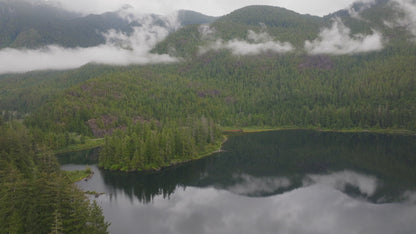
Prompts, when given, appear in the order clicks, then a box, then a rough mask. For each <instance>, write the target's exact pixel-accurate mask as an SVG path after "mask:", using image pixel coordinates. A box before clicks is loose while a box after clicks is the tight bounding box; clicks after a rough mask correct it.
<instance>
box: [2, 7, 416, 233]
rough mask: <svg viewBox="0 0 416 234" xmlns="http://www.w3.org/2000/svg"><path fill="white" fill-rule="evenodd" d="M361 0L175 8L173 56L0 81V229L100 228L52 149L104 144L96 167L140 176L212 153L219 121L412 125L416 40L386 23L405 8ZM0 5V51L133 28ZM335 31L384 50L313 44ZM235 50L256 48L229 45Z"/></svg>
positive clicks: (85, 41) (109, 19) (168, 45)
mask: <svg viewBox="0 0 416 234" xmlns="http://www.w3.org/2000/svg"><path fill="white" fill-rule="evenodd" d="M363 4H364V3H357V4H354V5H353V6H352V8H351V9H350V10H349V11H348V10H342V11H338V12H336V13H334V14H331V15H328V16H325V17H316V16H310V15H301V14H298V13H295V12H292V11H289V10H286V9H283V8H278V7H266V6H251V7H245V8H243V9H240V10H237V11H235V12H232V13H230V14H228V15H226V16H223V17H219V18H215V17H208V16H204V15H202V14H199V13H196V12H189V11H182V12H180V13H179V14H178V17H179V19H178V20H179V21H180V25H181V26H182V27H180V28H179V29H178V30H177V31H170V34H169V35H168V36H167V37H166V38H165V40H163V41H161V42H160V43H158V44H157V45H156V46H155V47H154V48H153V50H152V51H151V52H152V53H156V54H165V55H166V54H169V55H170V56H172V57H175V58H177V62H176V63H170V64H156V65H155V64H153V65H141V66H139V65H130V66H108V65H99V64H87V65H85V66H83V67H81V68H79V69H74V70H67V71H36V72H29V73H24V74H2V75H0V232H1V233H106V231H107V227H108V223H106V222H105V221H104V219H103V216H102V212H101V209H100V208H99V207H98V206H97V204H96V203H94V202H93V203H90V201H89V200H88V199H86V198H85V196H84V195H83V193H82V192H80V191H79V190H78V189H77V188H75V187H74V186H73V185H71V182H70V181H69V179H68V178H67V177H66V176H65V174H64V173H62V172H61V171H60V170H59V165H58V163H57V162H56V159H55V157H54V155H53V152H56V151H58V150H62V149H64V150H65V149H68V147H75V148H76V147H77V146H80V148H81V147H85V146H89V145H95V146H96V145H97V143H96V142H102V144H101V146H102V148H101V151H100V155H99V165H100V166H101V167H102V168H104V169H108V170H120V171H143V170H160V169H162V168H164V167H169V166H171V165H175V164H179V163H183V162H186V161H189V160H193V159H197V158H201V157H202V156H205V155H208V154H210V153H212V152H214V151H217V150H218V149H219V148H220V145H221V143H222V142H223V140H224V137H223V134H222V131H223V130H224V129H241V128H246V127H250V128H256V129H264V128H310V129H330V130H378V131H391V130H398V131H409V132H415V131H416V118H415V113H416V76H415V74H416V44H415V34H414V32H412V30H409V28H408V27H409V25H399V26H394V22H395V21H394V19H395V18H396V17H400V16H402V15H403V12H396V10H397V9H396V8H394V7H393V5H391V4H390V1H387V0H377V1H375V3H374V4H373V5H372V6H371V7H367V5H363ZM10 9H11V10H10ZM55 10H56V9H55ZM11 12H15V13H16V15H17V16H18V17H15V18H13V14H11ZM28 12H29V13H30V14H29V13H28ZM53 12H54V13H53ZM351 12H353V13H354V12H355V13H357V12H359V14H360V15H359V17H357V16H352V13H351ZM0 13H1V14H0V48H4V47H14V48H20V47H27V48H39V47H40V46H43V45H49V44H50V43H54V44H58V45H59V46H63V47H86V46H96V45H99V44H100V43H101V44H102V43H105V37H104V36H103V34H102V33H104V32H106V31H107V30H109V29H117V30H119V31H120V32H124V33H125V36H126V37H128V35H129V32H132V30H133V28H134V27H138V26H139V25H135V24H134V23H133V24H131V22H130V23H129V22H127V21H125V20H123V19H121V18H119V17H118V16H117V15H116V14H115V13H107V14H103V15H89V16H85V17H81V16H79V15H75V14H73V13H65V12H61V11H54V9H51V8H42V7H41V6H36V7H34V6H28V5H25V4H24V3H14V2H13V1H0ZM2 17H3V18H2ZM48 17H49V19H55V20H52V21H51V24H50V26H51V27H46V26H45V25H44V24H43V22H45V20H47V19H48ZM152 17H153V20H154V22H158V24H160V25H162V24H163V22H162V21H161V20H160V19H159V18H158V16H155V15H153V16H152ZM386 22H390V25H389V24H387V23H386ZM391 22H393V23H391ZM136 23H137V22H136ZM206 23H209V24H206ZM396 23H397V22H396ZM411 23H413V26H414V25H415V23H414V22H411ZM201 24H203V25H201ZM392 25H393V26H392ZM64 26H65V27H64ZM334 29H335V30H338V31H337V32H338V33H341V34H343V35H344V36H346V37H347V39H350V40H352V41H354V40H355V41H360V40H364V38H366V35H372V36H373V37H372V38H373V39H374V38H376V37H377V36H380V35H382V37H383V38H384V40H380V41H379V43H380V44H382V48H381V47H380V48H378V49H374V50H371V51H358V52H357V51H354V50H353V51H347V53H341V54H339V53H338V54H336V53H332V54H331V53H312V52H311V51H308V49H307V46H306V45H313V44H314V43H315V42H316V40H317V39H320V40H324V39H322V38H323V37H324V36H323V32H328V30H334ZM325 30H327V31H325ZM84 32H87V33H84ZM68 35H70V36H68ZM308 43H309V44H308ZM241 45H243V46H246V47H248V48H251V49H253V48H255V49H256V48H257V49H258V48H260V50H259V51H260V52H253V51H248V53H247V51H245V52H244V53H236V51H235V49H236V48H237V46H241ZM261 46H266V47H265V49H264V48H263V49H261ZM271 46H274V47H278V48H279V50H276V49H275V48H273V47H271ZM341 46H342V45H341ZM97 140H98V141H97ZM94 142H95V144H94ZM371 162H372V161H371ZM383 165H385V164H383ZM386 165H387V163H386Z"/></svg>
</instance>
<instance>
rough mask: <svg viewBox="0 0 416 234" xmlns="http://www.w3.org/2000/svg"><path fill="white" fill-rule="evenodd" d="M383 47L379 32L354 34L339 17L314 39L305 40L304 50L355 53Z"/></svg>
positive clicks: (336, 53) (327, 52)
mask: <svg viewBox="0 0 416 234" xmlns="http://www.w3.org/2000/svg"><path fill="white" fill-rule="evenodd" d="M381 49H383V37H382V34H381V33H380V32H377V31H375V30H373V34H371V35H364V34H361V33H359V34H354V35H351V30H350V29H349V28H348V27H347V26H345V25H344V24H343V22H342V21H341V20H340V19H335V20H334V22H333V24H332V27H331V28H325V29H323V30H322V31H321V32H320V33H319V37H318V38H317V39H315V40H314V41H306V42H305V50H306V51H307V52H308V53H310V54H333V55H344V54H356V53H365V52H370V51H378V50H381Z"/></svg>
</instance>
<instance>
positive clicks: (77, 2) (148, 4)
mask: <svg viewBox="0 0 416 234" xmlns="http://www.w3.org/2000/svg"><path fill="white" fill-rule="evenodd" d="M44 1H49V2H59V3H60V4H62V6H64V7H65V8H67V9H70V10H73V11H78V12H82V13H102V12H105V11H112V10H117V9H119V8H120V7H121V6H123V5H126V4H128V5H131V6H133V7H135V8H136V9H139V10H141V11H143V12H146V13H149V12H151V13H158V14H165V13H169V12H171V11H172V10H180V9H187V10H194V11H198V12H201V13H204V14H207V15H213V16H220V15H224V14H227V13H229V12H231V11H233V10H236V9H238V8H241V7H244V6H247V5H272V6H280V7H284V8H287V9H290V10H294V11H296V12H299V13H304V14H312V15H320V16H322V15H326V14H328V13H332V12H334V11H337V10H339V9H342V8H346V7H348V6H349V5H350V4H351V3H352V2H354V0H313V1H311V0H192V1H189V0H151V1H149V0H44Z"/></svg>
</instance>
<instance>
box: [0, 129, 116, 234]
mask: <svg viewBox="0 0 416 234" xmlns="http://www.w3.org/2000/svg"><path fill="white" fill-rule="evenodd" d="M0 220H1V222H0V232H1V233H107V231H106V229H107V227H108V224H107V223H106V222H105V221H104V218H103V216H102V213H101V210H100V209H99V208H98V207H97V206H96V204H92V205H90V202H89V200H88V199H86V197H85V196H84V195H83V193H82V192H81V191H79V190H78V189H77V188H76V187H75V186H74V185H72V184H71V182H70V181H69V180H68V179H66V178H65V176H64V175H62V174H61V172H60V171H59V165H58V163H57V162H56V158H55V156H54V155H53V154H51V153H48V151H46V150H45V149H42V148H41V147H39V146H37V144H36V142H35V141H34V139H33V138H32V137H31V135H30V134H29V132H28V130H27V129H25V127H23V126H22V125H21V124H18V123H16V122H12V123H9V124H8V126H2V127H0Z"/></svg>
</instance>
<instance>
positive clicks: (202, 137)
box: [99, 117, 222, 171]
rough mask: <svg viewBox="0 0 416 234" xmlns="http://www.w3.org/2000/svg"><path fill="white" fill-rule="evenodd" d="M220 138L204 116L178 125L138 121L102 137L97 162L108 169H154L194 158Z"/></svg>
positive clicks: (212, 123) (214, 126)
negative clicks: (102, 141)
mask: <svg viewBox="0 0 416 234" xmlns="http://www.w3.org/2000/svg"><path fill="white" fill-rule="evenodd" d="M221 139H222V138H221V134H220V131H219V129H218V128H217V126H216V125H215V124H214V122H213V121H212V120H211V119H206V118H204V117H202V118H200V119H188V120H187V121H186V123H183V124H180V125H178V124H177V123H174V122H170V123H167V124H164V125H163V126H162V125H161V124H159V125H157V124H154V123H152V122H141V123H136V124H135V125H131V126H130V127H129V128H128V129H126V131H120V130H117V131H115V132H114V133H113V135H112V136H109V137H106V138H105V145H104V147H103V148H102V150H101V151H100V158H99V162H100V166H102V167H104V168H105V169H110V170H121V171H135V170H140V171H141V170H158V169H161V168H162V167H167V166H170V165H173V164H177V163H180V162H184V161H189V160H191V159H195V158H198V156H199V155H200V154H201V153H203V152H205V151H206V149H207V147H209V146H211V145H214V144H215V143H216V142H218V141H220V140H221Z"/></svg>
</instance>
